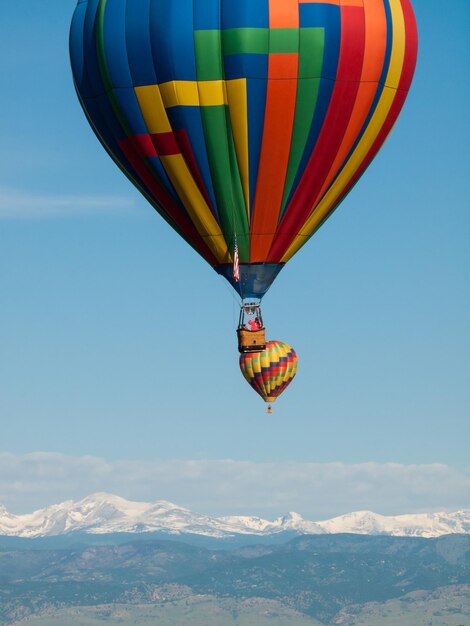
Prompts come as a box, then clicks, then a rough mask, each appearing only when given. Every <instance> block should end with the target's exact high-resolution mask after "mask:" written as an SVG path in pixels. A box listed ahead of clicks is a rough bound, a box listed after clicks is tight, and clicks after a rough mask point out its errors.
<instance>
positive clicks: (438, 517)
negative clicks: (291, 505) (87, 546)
mask: <svg viewBox="0 0 470 626" xmlns="http://www.w3.org/2000/svg"><path fill="white" fill-rule="evenodd" d="M155 532H160V533H167V534H169V535H173V536H184V535H201V536H205V537H212V538H228V537H234V536H248V535H250V536H259V537H270V536H274V535H279V534H281V533H295V534H299V535H324V534H326V535H328V534H343V533H351V534H357V535H389V536H393V537H424V538H432V537H440V536H443V535H450V534H470V510H461V511H457V512H454V513H419V514H414V515H413V514H410V515H398V516H384V515H379V514H377V513H372V512H370V511H357V512H354V513H348V514H346V515H342V516H339V517H335V518H332V519H329V520H325V521H318V522H313V521H308V520H306V519H304V518H303V517H302V516H301V515H299V514H298V513H288V514H287V515H284V516H282V517H278V518H277V519H275V520H273V521H269V520H265V519H262V518H260V517H248V516H225V517H210V516H207V515H201V514H198V513H194V512H192V511H190V510H189V509H186V508H184V507H180V506H177V505H176V504H173V503H171V502H167V501H165V500H160V501H157V502H154V503H146V502H131V501H128V500H125V499H124V498H121V497H119V496H115V495H111V494H107V493H96V494H93V495H91V496H88V497H87V498H84V499H83V500H80V501H72V500H69V501H66V502H62V503H61V504H56V505H53V506H50V507H47V508H44V509H40V510H37V511H35V512H33V513H30V514H25V515H14V514H11V513H9V512H8V511H7V509H6V508H5V507H2V506H0V536H6V537H22V538H30V539H33V538H39V537H54V536H61V535H70V534H73V533H86V534H92V535H106V534H112V533H155Z"/></svg>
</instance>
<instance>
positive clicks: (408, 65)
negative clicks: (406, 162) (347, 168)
mask: <svg viewBox="0 0 470 626" xmlns="http://www.w3.org/2000/svg"><path fill="white" fill-rule="evenodd" d="M401 4H402V8H403V15H404V19H405V30H406V47H405V57H404V61H403V69H402V75H401V77H400V82H399V84H398V91H397V93H396V96H395V99H394V101H393V104H392V106H391V108H390V112H389V114H388V117H387V119H386V120H385V123H384V126H383V127H382V130H381V131H380V133H379V135H378V136H377V139H376V140H375V142H374V144H373V146H372V147H371V149H370V150H369V152H368V153H367V156H366V157H365V159H364V161H363V162H362V164H361V166H360V168H359V169H358V171H357V172H356V174H355V175H354V177H353V178H352V179H351V181H350V182H349V184H348V185H347V186H346V187H345V188H344V190H343V191H342V193H341V195H340V197H339V198H338V200H337V202H336V203H335V206H334V207H333V208H332V209H331V211H330V212H329V213H328V215H327V216H326V217H325V220H327V219H328V217H329V216H330V215H331V213H332V212H333V211H334V210H335V209H336V208H337V207H338V206H339V205H340V204H341V202H342V201H343V199H344V198H345V197H346V196H347V194H348V193H349V192H350V191H351V189H352V188H353V187H354V185H355V184H356V183H357V182H358V180H359V179H360V178H361V176H362V175H363V174H364V172H365V171H366V169H367V168H368V167H369V165H370V164H371V162H372V160H373V159H374V157H375V155H376V154H377V152H378V151H379V150H380V148H381V147H382V145H383V144H384V143H385V140H386V139H387V137H388V135H389V134H390V132H391V131H392V129H393V126H394V125H395V122H396V121H397V119H398V116H399V115H400V112H401V110H402V108H403V105H404V104H405V100H406V97H407V96H408V91H409V88H410V86H411V82H412V80H413V75H414V71H415V68H416V59H417V55H418V29H417V26H416V18H415V15H414V12H413V8H412V6H411V4H410V2H409V0H401ZM325 220H323V222H324V221H325ZM323 222H322V223H323Z"/></svg>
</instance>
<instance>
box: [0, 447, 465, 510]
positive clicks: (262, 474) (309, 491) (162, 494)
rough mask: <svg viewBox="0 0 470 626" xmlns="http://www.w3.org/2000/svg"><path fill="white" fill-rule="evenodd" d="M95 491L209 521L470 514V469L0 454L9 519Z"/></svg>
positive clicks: (1, 496) (0, 490)
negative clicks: (176, 507)
mask: <svg viewBox="0 0 470 626" xmlns="http://www.w3.org/2000/svg"><path fill="white" fill-rule="evenodd" d="M97 491H108V492H110V493H114V494H117V495H120V496H123V497H125V498H128V499H134V500H143V501H154V500H158V499H166V500H170V501H173V502H176V503H177V504H180V505H184V506H187V507H189V508H191V509H193V510H195V511H198V512H201V513H208V514H213V515H224V514H256V515H263V516H265V517H274V516H276V515H279V514H282V513H285V512H287V511H298V512H299V513H301V514H303V515H304V516H306V517H308V518H310V519H316V520H319V519H326V518H329V517H332V516H334V515H338V514H341V513H345V512H348V511H352V510H363V509H368V510H373V511H375V512H378V513H383V514H390V515H391V514H399V513H415V512H421V511H435V510H457V509H460V508H470V470H458V469H455V468H452V467H449V466H447V465H441V464H432V465H401V464H398V463H384V464H380V463H360V464H345V463H256V462H252V461H233V460H219V461H204V460H170V461H130V460H116V461H107V460H105V459H102V458H98V457H90V456H82V457H71V456H65V455H63V454H52V453H44V452H37V453H33V454H25V455H17V454H10V453H0V503H1V504H4V505H5V506H6V507H7V508H8V509H9V510H11V511H12V512H15V513H21V512H28V511H32V510H33V509H36V508H40V507H42V506H45V505H49V504H53V503H57V502H60V501H63V500H69V499H79V498H82V497H85V496H86V495H89V494H90V493H93V492H97Z"/></svg>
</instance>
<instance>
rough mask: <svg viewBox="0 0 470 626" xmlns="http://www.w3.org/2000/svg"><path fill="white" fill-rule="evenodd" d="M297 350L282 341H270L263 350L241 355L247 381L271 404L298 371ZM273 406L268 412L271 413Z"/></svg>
mask: <svg viewBox="0 0 470 626" xmlns="http://www.w3.org/2000/svg"><path fill="white" fill-rule="evenodd" d="M297 365H298V359H297V354H296V353H295V350H294V349H293V348H291V347H290V346H289V345H288V344H286V343H283V342H282V341H268V342H267V344H266V347H265V349H264V350H263V351H261V352H254V351H252V352H247V353H242V354H241V355H240V369H241V371H242V374H243V376H244V377H245V379H246V380H247V382H248V383H249V384H250V385H251V386H252V387H253V389H254V390H255V391H256V393H259V395H260V396H261V397H262V398H263V400H264V401H265V402H268V403H269V405H271V404H272V403H273V402H275V401H276V399H277V398H278V397H279V395H280V394H281V393H282V392H283V391H284V389H285V388H286V387H287V386H288V385H290V383H291V382H292V380H293V379H294V376H295V375H296V373H297ZM271 412H272V409H271V406H269V407H268V413H271Z"/></svg>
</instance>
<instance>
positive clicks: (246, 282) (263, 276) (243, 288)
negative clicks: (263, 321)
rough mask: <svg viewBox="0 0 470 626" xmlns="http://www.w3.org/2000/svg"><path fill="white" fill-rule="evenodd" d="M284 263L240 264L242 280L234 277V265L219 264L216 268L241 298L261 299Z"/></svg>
mask: <svg viewBox="0 0 470 626" xmlns="http://www.w3.org/2000/svg"><path fill="white" fill-rule="evenodd" d="M283 267H284V263H254V264H252V265H243V264H241V265H240V280H239V281H238V282H237V281H236V280H235V279H234V278H233V265H231V264H230V265H219V267H216V268H215V270H216V272H217V273H218V274H220V275H221V276H223V277H224V278H225V279H226V280H228V282H229V283H230V284H231V285H232V287H233V288H234V289H235V290H236V291H238V293H239V294H240V296H241V298H243V299H245V298H257V299H261V298H262V297H263V296H264V295H265V294H266V292H267V291H268V289H269V288H270V287H271V285H272V284H273V282H274V280H275V278H276V276H277V275H278V274H279V272H280V271H281V270H282V268H283Z"/></svg>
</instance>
